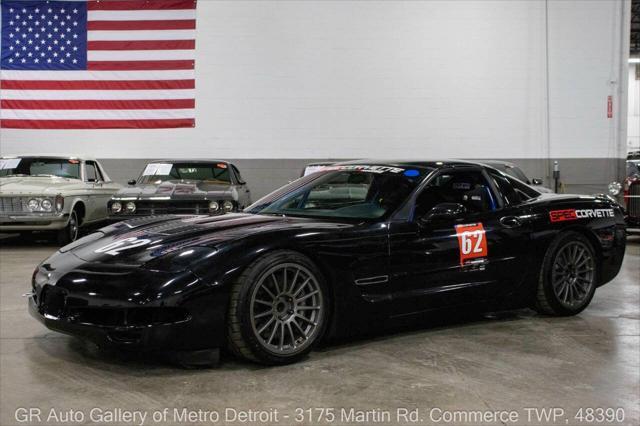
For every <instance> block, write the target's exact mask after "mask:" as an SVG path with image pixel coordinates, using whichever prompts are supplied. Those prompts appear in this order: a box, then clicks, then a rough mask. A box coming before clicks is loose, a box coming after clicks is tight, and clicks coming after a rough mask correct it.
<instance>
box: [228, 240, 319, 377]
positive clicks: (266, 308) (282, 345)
mask: <svg viewBox="0 0 640 426" xmlns="http://www.w3.org/2000/svg"><path fill="white" fill-rule="evenodd" d="M327 297H328V292H327V291H326V287H325V283H324V280H323V279H322V274H321V273H320V271H319V270H318V269H317V267H316V266H315V265H314V264H313V262H311V261H310V260H309V259H308V258H307V257H306V256H303V255H301V254H299V253H297V252H293V251H284V250H283V251H277V252H273V253H270V254H268V255H266V256H264V257H262V258H260V259H258V260H257V261H256V262H254V263H253V264H252V265H250V266H249V267H248V268H247V269H246V270H245V271H244V272H243V273H242V274H241V275H240V277H239V278H238V279H237V280H236V281H235V282H234V284H233V288H232V290H231V301H230V305H229V321H228V336H229V347H230V349H231V351H232V352H234V353H235V354H236V355H239V356H241V357H243V358H245V359H248V360H252V361H255V362H259V363H262V364H268V365H279V364H289V363H292V362H295V361H298V360H299V359H301V358H302V357H304V356H305V355H306V354H307V353H309V351H311V349H312V348H313V346H314V345H315V344H316V343H317V342H318V340H319V339H320V337H322V334H323V333H324V329H325V327H326V324H327V311H328V309H327V307H328V306H329V305H328V298H327Z"/></svg>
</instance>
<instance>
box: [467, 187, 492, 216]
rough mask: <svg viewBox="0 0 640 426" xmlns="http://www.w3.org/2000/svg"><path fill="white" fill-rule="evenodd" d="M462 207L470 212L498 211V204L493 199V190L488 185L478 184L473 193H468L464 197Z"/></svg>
mask: <svg viewBox="0 0 640 426" xmlns="http://www.w3.org/2000/svg"><path fill="white" fill-rule="evenodd" d="M462 205H464V206H465V207H466V208H467V210H468V211H469V212H473V213H478V212H483V211H487V210H490V211H493V210H495V209H496V202H495V200H494V199H493V194H492V193H491V190H490V189H489V187H487V186H486V185H481V184H478V185H476V186H475V188H474V189H472V190H471V191H467V192H465V193H464V195H463V196H462Z"/></svg>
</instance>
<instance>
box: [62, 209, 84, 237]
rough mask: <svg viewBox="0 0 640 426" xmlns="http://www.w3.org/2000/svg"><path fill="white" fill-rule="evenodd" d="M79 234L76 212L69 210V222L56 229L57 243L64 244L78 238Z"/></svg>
mask: <svg viewBox="0 0 640 426" xmlns="http://www.w3.org/2000/svg"><path fill="white" fill-rule="evenodd" d="M79 234H80V221H79V220H78V213H77V212H76V211H75V210H71V213H70V214H69V222H68V223H67V226H65V227H64V228H62V229H61V230H60V231H58V243H59V244H60V245H66V244H69V243H70V242H73V241H75V240H77V239H78V235H79Z"/></svg>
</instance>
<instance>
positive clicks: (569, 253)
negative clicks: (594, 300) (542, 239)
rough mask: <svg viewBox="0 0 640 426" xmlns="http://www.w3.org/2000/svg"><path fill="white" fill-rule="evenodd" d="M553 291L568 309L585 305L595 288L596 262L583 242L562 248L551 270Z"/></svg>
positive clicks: (572, 242)
mask: <svg viewBox="0 0 640 426" xmlns="http://www.w3.org/2000/svg"><path fill="white" fill-rule="evenodd" d="M551 282H552V286H553V291H554V293H555V295H556V297H557V298H558V301H559V302H560V303H561V304H562V305H563V306H564V307H566V308H569V309H571V308H575V307H578V306H580V305H582V304H583V303H584V301H585V300H586V298H587V297H588V296H589V294H590V293H591V289H592V288H593V287H594V286H595V260H594V258H593V255H592V254H591V251H590V250H589V248H588V247H587V246H586V245H585V244H584V243H583V242H582V241H571V242H568V243H566V244H565V245H564V246H562V247H560V249H559V250H558V252H557V254H556V258H555V261H554V263H553V267H552V270H551Z"/></svg>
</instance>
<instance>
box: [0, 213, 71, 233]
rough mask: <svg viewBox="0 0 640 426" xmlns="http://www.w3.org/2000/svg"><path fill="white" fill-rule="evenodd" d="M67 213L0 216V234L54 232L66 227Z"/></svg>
mask: <svg viewBox="0 0 640 426" xmlns="http://www.w3.org/2000/svg"><path fill="white" fill-rule="evenodd" d="M68 221H69V214H68V213H61V214H50V213H16V214H0V232H12V231H39V230H43V231H46V230H56V229H62V228H64V227H65V226H67V222H68Z"/></svg>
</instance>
